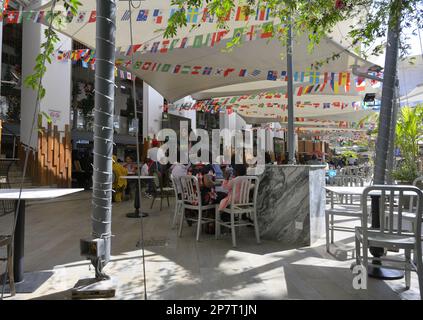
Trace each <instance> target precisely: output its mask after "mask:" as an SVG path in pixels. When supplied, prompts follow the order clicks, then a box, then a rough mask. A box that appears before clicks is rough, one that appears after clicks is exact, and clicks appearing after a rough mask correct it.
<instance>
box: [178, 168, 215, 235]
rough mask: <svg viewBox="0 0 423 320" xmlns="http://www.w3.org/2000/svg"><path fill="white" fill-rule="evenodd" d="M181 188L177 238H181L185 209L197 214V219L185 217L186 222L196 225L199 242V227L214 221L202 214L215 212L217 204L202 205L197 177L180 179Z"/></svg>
mask: <svg viewBox="0 0 423 320" xmlns="http://www.w3.org/2000/svg"><path fill="white" fill-rule="evenodd" d="M180 180H181V187H182V200H183V205H182V214H181V220H180V224H179V236H180V237H181V236H182V228H183V225H184V217H185V214H186V209H190V210H195V211H197V212H198V216H197V218H194V217H187V218H186V220H189V221H192V222H196V223H197V236H196V239H197V241H200V233H201V225H202V224H205V223H210V222H214V219H211V218H206V217H204V215H203V213H204V211H205V210H209V209H214V210H217V204H209V205H203V204H202V201H201V192H200V185H199V182H198V179H197V177H195V176H185V177H181V178H180Z"/></svg>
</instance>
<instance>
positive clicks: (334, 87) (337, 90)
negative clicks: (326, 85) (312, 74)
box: [333, 81, 339, 93]
mask: <svg viewBox="0 0 423 320" xmlns="http://www.w3.org/2000/svg"><path fill="white" fill-rule="evenodd" d="M333 92H334V93H339V82H338V81H334V83H333Z"/></svg>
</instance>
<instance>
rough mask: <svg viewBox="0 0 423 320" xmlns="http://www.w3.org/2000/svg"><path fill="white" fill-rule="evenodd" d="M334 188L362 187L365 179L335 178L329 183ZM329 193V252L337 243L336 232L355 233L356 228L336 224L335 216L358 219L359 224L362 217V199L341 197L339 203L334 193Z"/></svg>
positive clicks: (327, 236)
mask: <svg viewBox="0 0 423 320" xmlns="http://www.w3.org/2000/svg"><path fill="white" fill-rule="evenodd" d="M328 184H329V185H333V186H344V187H362V186H363V184H364V183H363V179H362V178H361V177H358V176H343V175H341V176H335V177H333V179H332V180H330V182H329V183H328ZM327 193H329V194H328V196H327V197H326V199H329V202H330V208H329V209H326V210H325V218H326V251H327V252H329V246H330V243H332V244H333V243H334V241H335V231H343V232H352V233H354V232H355V226H353V227H348V226H340V225H339V224H336V222H335V216H341V217H350V218H357V224H358V223H359V221H360V218H361V216H362V210H361V204H360V201H357V200H360V199H354V198H353V195H349V196H348V195H346V196H344V197H342V196H339V199H338V201H335V196H334V194H333V193H332V192H329V191H328V192H327Z"/></svg>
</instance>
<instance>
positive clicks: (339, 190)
mask: <svg viewBox="0 0 423 320" xmlns="http://www.w3.org/2000/svg"><path fill="white" fill-rule="evenodd" d="M365 188H366V187H332V186H327V187H325V189H326V190H328V191H330V192H333V193H336V194H342V195H354V196H355V195H358V196H360V195H362V194H363V191H364V189H365Z"/></svg>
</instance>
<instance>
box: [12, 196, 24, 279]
mask: <svg viewBox="0 0 423 320" xmlns="http://www.w3.org/2000/svg"><path fill="white" fill-rule="evenodd" d="M16 205H18V201H16ZM24 245H25V200H21V201H20V203H19V210H18V219H17V221H16V229H15V239H14V243H13V250H14V251H13V273H14V278H15V283H19V282H22V281H23V280H24Z"/></svg>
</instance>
